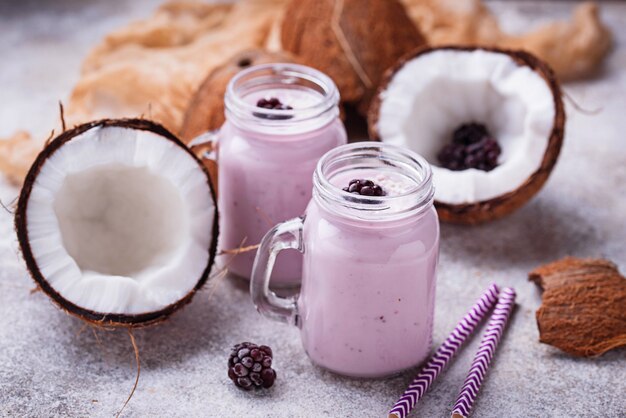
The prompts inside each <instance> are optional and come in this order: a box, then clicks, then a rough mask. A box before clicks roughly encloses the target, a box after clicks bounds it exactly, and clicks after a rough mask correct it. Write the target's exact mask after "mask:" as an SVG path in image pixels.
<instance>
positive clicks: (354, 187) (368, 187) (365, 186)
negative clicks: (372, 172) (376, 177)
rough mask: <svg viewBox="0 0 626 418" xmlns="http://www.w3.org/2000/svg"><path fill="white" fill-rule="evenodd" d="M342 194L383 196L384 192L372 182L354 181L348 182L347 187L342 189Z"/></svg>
mask: <svg viewBox="0 0 626 418" xmlns="http://www.w3.org/2000/svg"><path fill="white" fill-rule="evenodd" d="M343 191H344V192H348V193H353V194H359V195H361V196H384V195H385V191H384V190H383V188H382V187H380V186H379V185H378V184H376V183H374V182H373V181H372V180H365V179H354V180H350V183H348V186H347V187H344V188H343Z"/></svg>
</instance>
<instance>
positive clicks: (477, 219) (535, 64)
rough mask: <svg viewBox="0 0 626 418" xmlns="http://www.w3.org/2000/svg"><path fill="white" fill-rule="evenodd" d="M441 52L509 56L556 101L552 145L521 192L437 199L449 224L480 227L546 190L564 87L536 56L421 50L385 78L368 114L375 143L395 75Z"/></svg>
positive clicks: (561, 129) (557, 144)
mask: <svg viewBox="0 0 626 418" xmlns="http://www.w3.org/2000/svg"><path fill="white" fill-rule="evenodd" d="M439 50H452V51H475V50H484V51H490V52H497V53H502V54H507V55H509V56H510V57H511V58H512V59H513V60H514V61H515V62H516V63H518V64H519V65H521V66H527V67H530V68H531V69H532V70H533V71H535V72H536V73H537V74H539V75H540V76H541V77H542V78H543V79H544V80H545V81H546V84H547V85H548V86H549V88H550V90H551V91H552V96H553V98H554V109H555V117H554V124H553V126H552V131H551V132H550V138H549V140H548V146H547V148H546V151H545V154H544V157H543V160H542V162H541V165H540V166H539V167H537V170H536V171H535V172H534V173H532V174H531V175H530V176H529V177H528V179H526V181H525V182H524V183H523V184H522V185H521V186H519V187H518V188H517V189H515V190H513V191H511V192H508V193H505V194H503V195H500V196H497V197H495V198H493V199H488V200H484V201H480V202H472V203H463V204H449V203H445V202H439V201H437V200H435V206H436V207H437V213H438V214H439V217H440V218H441V220H443V221H445V222H452V223H459V224H470V225H472V224H479V223H483V222H487V221H491V220H494V219H498V218H502V217H504V216H506V215H508V214H510V213H511V212H513V211H515V210H516V209H518V208H520V207H521V206H523V205H524V204H525V203H526V202H528V200H530V198H532V197H533V196H534V195H535V194H537V192H539V190H540V189H541V188H542V187H543V185H544V184H545V182H546V180H547V179H548V177H549V176H550V173H551V172H552V169H553V168H554V165H555V164H556V161H557V158H558V156H559V153H560V150H561V145H562V144H563V137H564V135H565V108H564V106H563V99H562V92H561V87H560V84H559V82H558V80H557V78H556V76H555V74H554V72H553V71H552V69H551V68H550V67H549V66H548V65H547V64H546V63H545V62H543V61H541V60H540V59H539V58H537V57H535V56H534V55H532V54H530V53H528V52H524V51H516V50H506V49H500V48H483V47H460V46H443V47H435V48H430V47H427V48H421V49H418V50H416V51H414V52H412V53H410V54H408V55H406V56H405V57H403V58H402V59H401V60H400V61H398V63H397V64H396V65H395V66H394V67H392V68H390V69H389V71H388V72H387V73H386V75H385V79H384V80H383V82H382V83H381V86H380V88H379V90H378V93H377V95H376V97H375V98H374V99H373V101H372V105H371V107H370V111H369V113H368V129H369V132H370V137H371V138H372V140H375V141H380V140H381V137H380V134H379V133H378V130H377V128H376V125H377V123H378V115H379V113H380V105H381V101H382V96H381V94H382V92H383V91H384V90H385V89H386V88H387V85H388V84H389V82H390V81H391V79H392V78H393V77H394V74H395V73H396V72H397V71H398V70H399V69H400V68H402V67H403V66H404V65H405V64H406V63H407V62H409V61H411V60H414V59H416V58H419V57H420V56H421V55H424V54H428V53H430V52H434V51H439Z"/></svg>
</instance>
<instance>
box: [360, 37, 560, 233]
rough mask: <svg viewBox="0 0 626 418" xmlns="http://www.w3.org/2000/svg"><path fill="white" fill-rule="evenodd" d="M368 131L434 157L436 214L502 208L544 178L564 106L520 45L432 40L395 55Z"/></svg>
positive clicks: (488, 212)
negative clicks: (397, 58) (458, 44)
mask: <svg viewBox="0 0 626 418" xmlns="http://www.w3.org/2000/svg"><path fill="white" fill-rule="evenodd" d="M368 123H369V129H370V134H371V136H372V138H374V139H377V140H381V141H384V142H389V143H392V144H395V145H401V146H405V147H408V148H410V149H412V150H413V151H416V152H418V153H419V154H421V155H423V156H424V157H425V158H426V159H427V160H428V161H429V162H430V163H431V165H433V181H434V183H435V190H436V191H435V204H436V205H437V209H438V213H439V215H440V217H441V218H442V219H443V220H446V221H452V222H459V223H479V222H484V221H488V220H491V219H495V218H498V217H501V216H504V215H506V214H508V213H510V212H512V211H513V210H515V209H517V208H518V207H520V206H521V205H523V204H524V203H525V202H526V201H528V200H529V199H530V198H531V197H532V196H533V195H534V194H535V193H537V192H538V191H539V189H540V188H541V187H542V186H543V184H544V183H545V181H546V179H547V178H548V176H549V174H550V172H551V170H552V168H553V167H554V164H555V163H556V160H557V157H558V154H559V151H560V148H561V143H562V140H563V127H564V123H565V113H564V110H563V102H562V99H561V92H560V87H559V85H558V82H557V81H556V79H555V76H554V74H553V72H552V71H551V70H550V68H549V67H548V66H547V65H546V64H545V63H543V62H541V61H540V60H538V59H537V58H535V57H534V56H532V55H530V54H528V53H525V52H521V51H505V50H499V49H489V48H463V47H440V48H427V49H420V50H418V51H416V52H415V53H413V54H410V55H409V56H408V57H405V58H404V59H403V60H401V61H400V62H399V63H398V64H397V65H396V67H394V68H393V69H392V70H390V71H389V72H388V74H387V76H386V79H385V80H384V81H383V83H382V85H381V87H380V89H379V91H378V93H377V95H376V97H375V99H374V101H373V103H372V106H371V108H370V112H369V115H368Z"/></svg>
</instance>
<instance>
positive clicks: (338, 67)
mask: <svg viewBox="0 0 626 418" xmlns="http://www.w3.org/2000/svg"><path fill="white" fill-rule="evenodd" d="M281 43H282V47H283V49H284V50H286V51H289V52H292V53H294V54H295V55H297V56H298V57H300V58H301V59H302V60H303V61H304V63H305V64H306V65H309V66H311V67H315V68H317V69H319V70H320V71H323V72H324V73H326V74H328V75H329V76H330V77H331V78H332V79H333V80H334V81H335V83H336V84H337V87H338V88H339V91H340V93H341V98H342V100H343V101H344V102H350V103H358V105H359V106H358V107H359V110H360V111H362V112H363V114H365V113H366V109H367V108H368V105H369V101H370V99H371V97H372V96H373V94H374V92H375V91H376V88H377V87H378V84H379V83H380V81H381V79H382V76H383V74H384V72H385V70H386V69H387V68H389V67H391V66H392V65H393V64H394V63H395V62H396V61H397V60H398V58H400V57H401V56H403V55H404V54H406V53H407V52H409V51H411V50H413V49H414V48H416V47H418V46H421V45H424V44H425V40H424V37H423V36H422V34H421V32H420V31H419V29H418V28H417V27H416V26H415V24H414V23H413V22H412V21H411V19H410V18H409V17H408V15H407V13H406V11H405V9H404V6H402V4H401V3H400V2H398V1H397V0H292V1H291V2H290V3H289V4H288V5H287V9H286V12H285V18H284V19H283V24H282V29H281Z"/></svg>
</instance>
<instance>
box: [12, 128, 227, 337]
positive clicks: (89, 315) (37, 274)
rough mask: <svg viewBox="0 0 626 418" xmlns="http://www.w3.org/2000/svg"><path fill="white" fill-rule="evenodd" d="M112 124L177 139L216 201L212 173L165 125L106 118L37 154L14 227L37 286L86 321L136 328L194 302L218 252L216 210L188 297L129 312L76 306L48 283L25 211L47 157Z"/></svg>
mask: <svg viewBox="0 0 626 418" xmlns="http://www.w3.org/2000/svg"><path fill="white" fill-rule="evenodd" d="M109 126H116V127H121V128H129V129H137V130H144V131H150V132H154V133H155V134H157V135H160V136H162V137H163V138H166V139H168V140H170V141H172V142H173V143H175V144H176V145H177V146H179V147H180V148H181V149H183V150H184V151H185V152H187V153H189V155H191V156H192V157H193V158H194V159H195V160H196V161H197V162H198V165H199V166H200V167H202V170H203V171H204V172H205V174H206V176H207V184H208V185H209V189H210V191H211V196H212V198H213V201H214V202H217V199H216V195H215V191H214V190H213V187H212V185H211V177H210V174H209V172H208V170H207V169H206V168H205V166H204V165H203V164H202V162H201V161H200V160H199V159H198V158H197V157H196V156H195V155H194V154H193V153H192V152H191V151H190V150H189V149H188V148H187V147H186V146H185V144H184V143H183V142H181V141H180V140H179V139H178V138H177V137H176V136H175V135H174V134H172V133H171V132H170V131H168V130H167V129H165V128H164V127H163V126H162V125H159V124H157V123H154V122H152V121H149V120H145V119H103V120H99V121H94V122H90V123H86V124H83V125H79V126H76V127H74V128H72V129H69V130H67V131H65V132H63V133H62V134H61V135H59V136H57V137H56V138H55V139H53V140H52V141H51V142H50V143H49V144H47V145H46V146H45V148H44V149H43V151H41V153H40V154H39V155H38V156H37V159H36V160H35V162H34V163H33V165H32V166H31V168H30V170H29V171H28V174H27V175H26V179H25V180H24V186H23V187H22V190H21V192H20V196H19V200H18V203H17V210H16V212H15V230H16V233H17V238H18V241H19V244H20V249H21V251H22V255H23V257H24V261H25V262H26V267H27V268H28V271H29V273H30V275H31V276H32V278H33V279H34V280H35V282H36V284H37V285H38V287H39V288H40V289H41V290H42V291H43V292H44V293H45V294H46V295H48V296H49V297H50V298H51V299H52V300H53V301H54V302H55V303H56V304H57V305H58V306H59V307H60V308H61V309H63V310H64V311H66V312H67V313H69V314H71V315H73V316H76V317H78V318H80V319H82V320H84V321H86V322H89V323H92V324H94V325H97V326H103V327H115V326H118V327H133V328H136V327H143V326H148V325H152V324H156V323H159V322H162V321H164V320H166V319H167V318H168V317H169V316H170V315H172V314H173V313H174V312H176V311H177V310H179V309H180V308H182V307H183V306H185V305H186V304H188V303H189V302H191V299H192V298H193V296H194V295H195V293H196V292H197V291H198V290H199V289H200V288H201V287H202V286H203V285H204V284H205V283H206V281H207V279H208V277H209V272H210V271H211V268H212V266H213V262H214V261H215V256H216V254H217V237H218V234H219V230H218V212H217V210H216V213H215V218H214V222H213V241H212V243H211V248H208V249H207V250H208V252H209V262H208V264H207V266H206V268H205V270H204V271H203V273H202V276H201V277H200V278H199V279H198V282H197V283H196V286H195V287H194V288H193V289H192V290H191V291H190V292H189V293H188V294H187V295H185V297H183V298H182V299H180V300H178V301H177V302H176V303H173V304H171V305H169V306H166V307H165V308H163V309H161V310H159V311H155V312H149V313H146V314H139V315H127V314H112V313H105V312H94V311H91V310H89V309H84V308H81V307H80V306H77V305H75V304H74V303H72V302H70V301H68V300H67V299H65V298H64V297H63V296H61V295H60V294H59V293H58V292H57V291H56V290H55V289H54V288H53V287H52V286H51V285H50V284H49V283H48V281H47V280H46V278H45V277H44V276H43V274H42V273H41V271H40V269H39V266H38V265H37V262H36V261H35V257H34V255H33V252H32V249H31V246H30V240H29V237H28V219H27V215H26V214H27V211H26V209H27V206H28V201H29V197H30V194H31V192H32V188H33V185H34V183H35V180H36V179H37V176H38V175H39V172H40V171H41V169H42V167H43V165H44V163H45V162H46V160H47V159H48V158H49V157H50V156H51V155H52V154H53V153H54V152H56V151H57V150H58V149H59V148H61V147H62V146H63V145H64V144H65V143H66V142H68V141H71V140H72V139H73V138H75V137H76V136H78V135H80V134H82V133H83V132H86V131H88V130H90V129H93V128H96V127H109Z"/></svg>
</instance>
